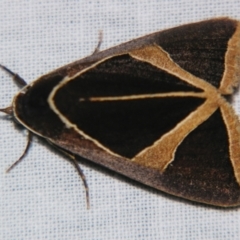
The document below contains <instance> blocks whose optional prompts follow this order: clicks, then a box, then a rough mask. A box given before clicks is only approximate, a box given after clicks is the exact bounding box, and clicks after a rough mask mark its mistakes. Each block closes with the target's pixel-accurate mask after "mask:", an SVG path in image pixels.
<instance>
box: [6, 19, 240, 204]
mask: <svg viewBox="0 0 240 240" xmlns="http://www.w3.org/2000/svg"><path fill="white" fill-rule="evenodd" d="M239 66H240V23H239V22H238V21H236V20H232V19H229V18H219V19H213V20H207V21H202V22H198V23H192V24H187V25H183V26H180V27H176V28H172V29H168V30H164V31H160V32H156V33H153V34H150V35H147V36H144V37H141V38H138V39H136V40H132V41H130V42H127V43H124V44H121V45H119V46H116V47H113V48H110V49H108V50H105V51H101V52H97V51H96V52H95V53H94V54H92V55H90V56H89V57H86V58H84V59H81V60H79V61H76V62H73V63H71V64H68V65H66V66H64V67H61V68H59V69H57V70H54V71H52V72H50V73H48V74H46V75H43V76H41V77H40V78H38V79H37V80H35V81H34V82H32V83H30V84H29V85H26V86H25V87H24V88H23V89H22V90H21V91H20V92H19V93H18V94H17V95H16V96H15V97H14V99H13V103H12V106H10V107H9V108H6V109H4V110H2V111H5V112H7V113H8V114H12V116H13V118H14V119H15V120H16V121H17V122H19V123H20V124H22V125H23V126H25V127H26V128H27V129H28V130H29V131H30V132H32V133H34V134H36V135H38V136H40V137H43V138H45V139H46V140H47V141H48V142H50V143H51V144H53V145H55V146H56V147H58V148H59V149H61V151H64V152H67V153H68V154H69V155H71V156H72V157H73V159H74V156H81V157H84V158H87V159H89V160H91V161H93V162H95V163H98V164H100V165H103V166H105V167H107V168H109V169H111V170H113V171H116V172H118V173H121V174H123V175H125V176H127V177H129V178H132V179H134V180H136V181H139V182H141V183H143V184H146V185H148V186H151V187H153V188H156V189H159V190H161V191H164V192H167V193H169V194H173V195H176V196H179V197H183V198H186V199H189V200H193V201H197V202H201V203H206V204H211V205H216V206H223V207H229V206H237V205H240V123H239V119H238V117H237V115H236V114H235V112H234V110H233V108H232V107H231V106H230V104H229V103H228V102H227V100H226V98H225V97H224V96H227V95H231V94H232V93H233V90H234V88H235V87H237V86H238V82H239V79H240V67H239ZM5 70H6V69H5ZM8 71H9V70H8ZM73 161H75V160H73ZM74 163H75V162H74ZM75 165H76V164H75Z"/></svg>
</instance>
